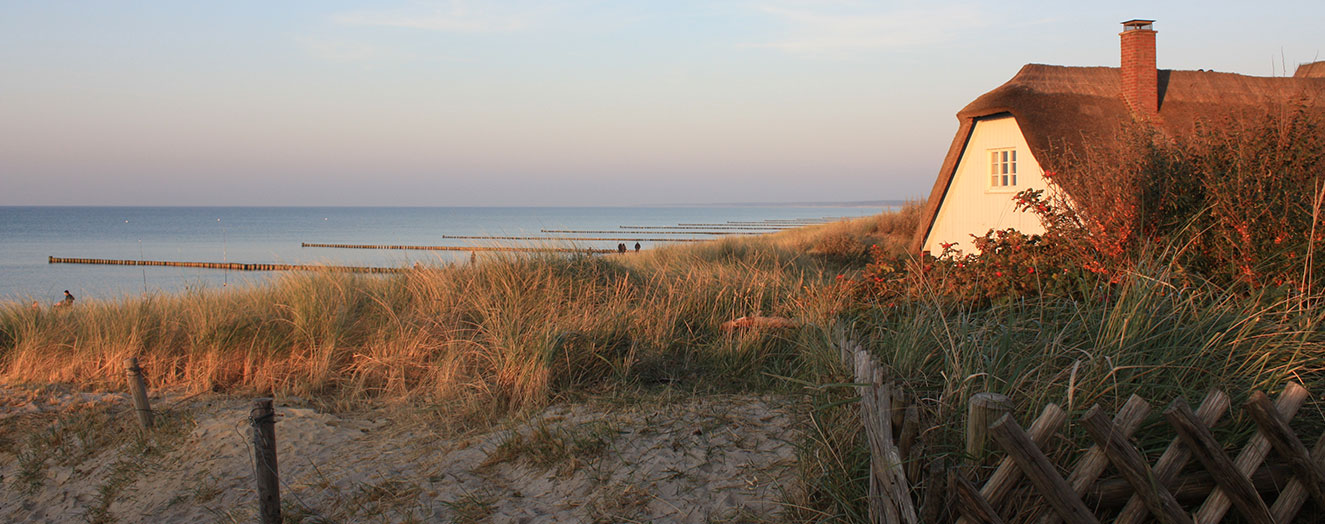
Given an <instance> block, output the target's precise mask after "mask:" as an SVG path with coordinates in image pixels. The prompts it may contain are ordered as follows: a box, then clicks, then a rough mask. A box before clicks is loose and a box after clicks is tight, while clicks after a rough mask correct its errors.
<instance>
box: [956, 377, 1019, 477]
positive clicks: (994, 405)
mask: <svg viewBox="0 0 1325 524" xmlns="http://www.w3.org/2000/svg"><path fill="white" fill-rule="evenodd" d="M1010 411H1012V401H1011V400H1010V399H1008V397H1007V395H1004V394H1001V393H976V394H974V395H971V400H970V403H969V404H967V411H966V455H967V456H969V457H971V459H972V460H974V461H976V462H982V461H983V460H984V458H985V448H986V447H987V446H988V443H989V425H990V424H992V423H994V421H997V420H998V419H999V418H1000V417H1002V416H1003V415H1006V414H1008V412H1010Z"/></svg>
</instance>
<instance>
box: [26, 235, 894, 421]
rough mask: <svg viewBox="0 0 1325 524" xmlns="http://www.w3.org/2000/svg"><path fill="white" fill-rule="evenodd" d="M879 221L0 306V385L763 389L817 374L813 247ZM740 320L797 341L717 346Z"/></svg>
mask: <svg viewBox="0 0 1325 524" xmlns="http://www.w3.org/2000/svg"><path fill="white" fill-rule="evenodd" d="M894 220H897V218H896V215H892V214H890V215H882V216H879V217H872V218H867V219H858V220H854V221H847V222H843V223H837V224H830V225H822V226H811V227H808V228H804V229H803V230H793V231H786V232H782V233H778V234H774V235H767V236H759V237H754V238H739V239H738V238H730V239H723V240H716V241H713V242H706V243H700V244H695V245H686V246H675V247H667V248H661V249H658V250H654V251H648V252H643V253H638V254H636V253H631V254H627V255H612V256H606V257H587V256H557V255H515V254H509V255H508V254H503V255H493V256H488V257H481V258H480V260H479V263H477V264H472V265H470V264H465V265H455V266H445V267H438V268H424V269H421V270H418V271H412V272H407V273H404V274H400V275H392V276H374V275H354V274H347V273H291V274H285V275H281V276H279V277H277V278H275V279H273V280H272V281H270V282H268V283H265V284H262V285H259V286H256V287H253V288H242V289H230V290H206V289H204V290H192V291H187V292H184V293H179V294H157V295H150V296H146V297H141V298H127V299H123V300H116V301H96V300H82V301H79V303H78V305H77V306H76V307H74V308H72V309H71V310H68V311H55V310H51V309H44V310H35V309H32V308H30V307H25V306H23V305H21V304H16V303H11V304H7V305H4V306H3V307H0V382H4V383H10V384H18V383H32V384H43V383H67V384H73V385H76V386H78V387H86V388H101V387H112V388H113V387H119V386H120V384H121V382H122V381H123V370H122V360H123V359H124V358H126V357H129V356H136V357H138V359H139V361H140V363H141V364H142V367H143V368H144V371H145V374H146V376H147V379H148V382H149V384H150V385H151V387H152V388H154V389H162V388H167V389H177V390H182V391H184V392H201V391H224V392H235V393H260V394H275V395H296V396H307V397H317V398H322V399H328V400H331V401H333V402H338V403H351V404H352V403H354V402H358V401H364V400H399V399H409V400H417V401H423V402H428V403H434V404H437V405H446V406H451V407H454V408H456V409H457V410H459V411H460V412H465V413H469V414H473V413H485V414H489V413H504V412H509V411H510V410H520V409H525V408H531V407H537V406H541V405H544V404H546V403H547V402H549V401H551V400H552V399H555V398H557V397H558V396H559V395H562V394H566V393H568V392H575V391H595V390H601V389H604V388H610V387H613V386H616V385H620V384H646V385H647V384H678V385H682V386H687V387H697V388H705V387H710V388H712V387H719V388H722V387H725V388H735V389H740V388H748V387H754V388H759V387H765V386H769V385H774V384H775V383H779V382H780V381H781V379H779V378H777V377H796V376H805V375H806V374H807V373H811V374H813V373H819V372H823V370H825V369H827V368H826V367H825V366H831V359H827V358H824V357H823V356H822V355H820V354H819V353H822V349H821V348H822V346H823V344H821V343H819V342H820V341H822V340H824V339H825V337H826V335H825V333H826V330H827V329H828V328H829V326H830V324H831V323H833V322H834V320H835V316H836V315H837V314H838V312H839V311H840V310H841V309H842V307H843V306H844V305H845V303H846V297H845V296H843V294H842V293H841V291H840V290H839V288H838V287H837V286H835V285H833V281H832V278H830V275H836V273H838V272H840V271H841V268H842V267H844V266H843V264H844V263H845V262H844V261H842V260H839V257H837V256H836V254H823V253H820V252H819V251H820V250H819V249H818V244H817V243H819V242H820V239H821V238H823V237H825V236H826V235H832V236H838V237H841V236H847V237H850V238H854V239H856V242H857V244H858V245H859V246H861V247H859V248H858V249H857V250H858V251H859V250H862V249H863V246H864V245H865V244H864V243H865V242H878V241H880V239H881V238H882V237H883V236H886V233H887V231H883V232H880V231H881V230H882V229H886V226H887V224H888V223H890V221H894ZM896 229H898V230H899V231H905V230H906V229H907V227H905V226H901V227H897V228H896ZM872 235H873V236H872ZM745 315H772V316H783V317H788V318H794V319H797V320H798V321H800V322H801V323H802V327H800V328H798V329H794V330H790V331H783V332H777V333H773V332H766V333H755V334H741V333H738V334H729V333H726V332H723V331H722V330H721V329H720V325H721V324H722V323H723V322H725V321H728V320H732V319H735V318H737V317H741V316H745ZM810 368H815V369H814V370H812V369H810Z"/></svg>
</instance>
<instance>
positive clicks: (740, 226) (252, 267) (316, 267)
mask: <svg viewBox="0 0 1325 524" xmlns="http://www.w3.org/2000/svg"><path fill="white" fill-rule="evenodd" d="M830 218H831V217H824V218H821V219H817V218H816V219H788V220H765V221H763V222H741V221H730V222H728V223H726V224H701V223H695V224H678V225H676V226H618V227H620V228H621V229H624V230H649V234H651V235H753V234H761V233H755V232H753V231H750V232H746V231H698V229H722V230H728V229H731V230H767V231H773V230H780V229H788V228H796V227H802V226H807V225H814V224H818V223H823V222H825V221H828V220H830ZM761 224H762V225H761ZM655 229H684V230H686V231H654V230H655ZM540 231H541V232H542V233H594V234H611V233H623V232H628V231H620V230H577V229H543V230H540ZM442 238H452V239H486V240H583V241H625V242H631V241H634V242H704V241H705V240H706V239H700V238H637V237H629V238H627V237H612V238H604V237H596V238H595V237H589V238H584V237H580V238H573V237H530V236H482V235H442ZM299 245H300V247H311V248H336V249H392V250H416V251H468V252H470V253H476V252H506V253H585V254H591V255H600V254H609V253H616V252H618V250H617V249H601V248H573V247H514V246H420V245H386V244H328V243H313V242H302V243H300V244H299ZM47 262H48V263H50V264H97V265H112V266H163V267H196V268H205V269H224V270H230V271H329V272H349V273H401V272H404V271H409V269H408V268H400V267H370V266H333V265H320V264H251V263H242V262H190V261H171V260H133V259H107V258H71V257H56V256H51V257H48V259H47Z"/></svg>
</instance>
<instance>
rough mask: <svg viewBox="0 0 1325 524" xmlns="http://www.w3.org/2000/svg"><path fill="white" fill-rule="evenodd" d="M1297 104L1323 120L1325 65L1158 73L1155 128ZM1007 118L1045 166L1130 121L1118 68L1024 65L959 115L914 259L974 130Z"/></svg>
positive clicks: (1181, 130)
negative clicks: (1282, 71) (1274, 73)
mask: <svg viewBox="0 0 1325 524" xmlns="http://www.w3.org/2000/svg"><path fill="white" fill-rule="evenodd" d="M1295 104H1303V105H1306V106H1308V107H1313V108H1319V109H1320V110H1321V111H1322V112H1325V62H1315V63H1312V64H1303V65H1302V66H1301V67H1299V68H1298V71H1297V74H1296V75H1295V76H1293V77H1256V76H1246V75H1238V74H1233V73H1217V72H1214V71H1172V70H1165V69H1161V70H1159V115H1158V119H1156V120H1154V121H1153V123H1154V124H1155V125H1157V126H1158V127H1159V128H1160V130H1161V131H1163V132H1165V133H1166V134H1169V135H1171V136H1182V135H1186V134H1188V133H1191V132H1192V129H1193V127H1194V126H1195V124H1196V123H1198V122H1216V121H1219V120H1220V119H1223V118H1230V117H1231V118H1249V117H1261V116H1264V115H1265V113H1266V110H1267V109H1268V108H1271V107H1276V106H1283V107H1286V106H1289V105H1295ZM1008 114H1010V115H1012V116H1013V117H1015V118H1016V120H1017V124H1018V125H1019V126H1020V128H1021V132H1022V134H1023V135H1024V136H1025V138H1026V143H1027V145H1029V146H1030V149H1031V154H1032V155H1034V156H1035V159H1036V160H1037V161H1039V162H1040V163H1041V165H1044V164H1045V163H1046V162H1049V161H1050V160H1051V159H1052V158H1054V153H1055V152H1060V153H1061V152H1062V151H1072V150H1078V151H1079V150H1080V148H1081V147H1082V146H1083V145H1084V144H1086V143H1088V142H1089V143H1091V144H1093V145H1098V144H1104V145H1106V146H1107V145H1108V144H1111V143H1114V144H1116V143H1117V142H1118V139H1119V137H1120V133H1119V131H1120V130H1121V129H1122V127H1123V125H1124V124H1126V123H1128V122H1132V121H1133V115H1132V113H1131V112H1130V111H1129V110H1128V106H1127V103H1126V102H1125V101H1123V98H1122V74H1121V70H1120V69H1119V68H1116V67H1066V66H1052V65H1041V64H1028V65H1026V66H1024V67H1022V68H1021V71H1018V72H1017V75H1016V76H1014V77H1012V79H1011V80H1009V81H1008V82H1007V83H1005V84H1003V85H1001V86H999V87H998V88H997V89H994V90H993V91H990V92H988V93H985V94H984V95H981V96H980V97H979V98H976V99H975V101H974V102H971V103H970V104H969V105H967V106H966V107H965V108H963V109H962V110H961V111H959V112H958V113H957V119H958V120H959V121H960V123H961V126H960V128H959V129H958V131H957V136H955V137H953V141H952V146H950V147H949V149H948V155H947V156H946V157H945V158H944V159H943V167H942V168H941V169H940V170H939V176H938V180H937V181H935V183H934V189H933V190H932V191H931V192H930V195H929V201H928V202H927V203H926V205H925V209H924V214H923V215H922V220H921V224H920V228H919V229H918V230H917V231H916V236H915V239H914V240H913V242H912V251H913V252H916V253H918V252H920V250H921V249H922V248H923V246H924V241H925V237H927V236H928V235H929V231H930V229H931V228H932V227H933V225H934V220H935V218H936V217H937V216H938V210H939V204H940V203H942V202H943V198H944V196H945V195H946V194H947V191H948V185H949V184H950V183H951V182H952V177H953V176H954V175H955V173H956V171H957V162H958V161H959V160H960V159H961V157H962V153H963V151H964V150H965V148H966V142H967V140H968V139H969V138H970V136H971V130H972V129H973V128H974V127H975V122H976V121H977V120H979V119H981V118H986V117H992V116H1004V115H1008Z"/></svg>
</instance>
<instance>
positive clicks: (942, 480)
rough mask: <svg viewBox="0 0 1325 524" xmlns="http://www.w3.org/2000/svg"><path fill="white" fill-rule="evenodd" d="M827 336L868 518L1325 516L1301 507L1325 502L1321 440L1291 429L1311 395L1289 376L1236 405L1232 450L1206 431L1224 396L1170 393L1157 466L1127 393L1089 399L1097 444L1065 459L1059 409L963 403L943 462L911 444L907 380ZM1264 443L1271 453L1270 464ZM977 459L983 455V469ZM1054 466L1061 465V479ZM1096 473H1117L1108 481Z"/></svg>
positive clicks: (913, 430) (1226, 403)
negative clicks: (839, 365) (1141, 439)
mask: <svg viewBox="0 0 1325 524" xmlns="http://www.w3.org/2000/svg"><path fill="white" fill-rule="evenodd" d="M836 342H837V345H838V348H839V350H840V352H841V357H842V359H843V362H844V363H846V364H847V365H848V366H849V367H850V368H851V369H852V370H853V371H854V374H855V382H857V383H858V384H859V385H860V409H861V418H862V423H863V425H864V428H865V433H866V437H867V441H868V443H869V449H870V456H871V464H870V472H871V475H870V486H869V508H870V518H871V520H872V521H873V522H883V523H905V524H912V523H920V522H924V523H929V522H953V521H956V522H959V523H984V522H990V523H1003V522H1036V523H1041V524H1046V523H1047V524H1056V523H1059V522H1067V523H1073V524H1075V523H1095V522H1125V523H1137V522H1148V521H1152V520H1153V521H1156V522H1173V523H1200V524H1209V523H1215V522H1222V521H1223V519H1224V518H1225V517H1226V516H1227V517H1229V518H1233V519H1237V521H1238V522H1251V523H1257V524H1262V523H1263V524H1270V523H1286V522H1316V521H1325V516H1321V515H1315V514H1307V515H1302V514H1300V513H1299V512H1301V511H1302V508H1303V506H1304V504H1305V503H1306V501H1307V499H1308V498H1310V499H1312V500H1313V501H1314V502H1315V506H1316V508H1317V509H1318V510H1319V509H1321V508H1325V435H1322V436H1320V437H1319V439H1318V440H1317V441H1316V443H1315V446H1314V447H1313V448H1312V449H1311V450H1310V451H1308V449H1307V448H1306V446H1305V445H1304V444H1303V443H1302V440H1301V439H1299V438H1298V436H1297V435H1296V434H1295V433H1294V432H1293V430H1292V429H1291V428H1290V427H1289V421H1291V420H1292V419H1293V417H1294V416H1295V415H1296V414H1297V412H1298V410H1299V409H1300V408H1301V407H1302V405H1303V404H1304V403H1305V402H1306V400H1307V397H1308V395H1309V394H1308V392H1307V390H1306V389H1305V388H1303V387H1302V386H1301V385H1300V384H1297V383H1289V384H1287V385H1286V386H1285V388H1284V390H1283V392H1282V393H1280V395H1279V397H1278V399H1277V400H1274V401H1272V400H1270V398H1269V396H1267V395H1266V394H1265V393H1263V392H1260V391H1256V392H1253V393H1252V394H1251V395H1250V396H1249V398H1248V400H1247V401H1246V402H1245V403H1244V404H1243V405H1242V406H1241V408H1242V410H1243V412H1244V413H1245V414H1246V415H1247V416H1248V418H1250V419H1251V420H1253V421H1254V422H1255V424H1256V429H1257V431H1256V433H1255V434H1254V435H1253V436H1252V437H1251V438H1250V439H1249V440H1248V441H1247V442H1245V443H1243V445H1242V446H1241V448H1240V451H1239V452H1238V453H1237V455H1236V456H1235V457H1233V458H1230V457H1229V456H1228V455H1227V454H1225V452H1224V449H1225V446H1224V445H1223V444H1221V443H1220V442H1218V441H1217V440H1216V439H1215V437H1214V436H1213V435H1212V433H1211V431H1210V428H1211V427H1213V426H1214V425H1215V424H1216V423H1218V422H1219V420H1220V419H1221V418H1223V417H1224V415H1225V414H1226V413H1227V412H1228V411H1229V408H1230V400H1229V396H1228V395H1227V394H1225V393H1224V392H1222V391H1211V392H1209V393H1208V394H1207V395H1206V396H1205V399H1204V400H1203V401H1202V402H1201V404H1200V406H1199V407H1197V409H1196V410H1195V411H1193V410H1192V409H1191V407H1189V405H1188V404H1187V401H1186V400H1185V399H1183V398H1181V397H1179V398H1177V399H1174V400H1173V401H1172V402H1171V403H1169V405H1168V406H1167V408H1165V409H1164V411H1163V418H1164V419H1165V421H1166V422H1167V425H1168V426H1169V427H1171V428H1172V434H1175V435H1176V436H1174V437H1172V439H1171V441H1170V443H1169V445H1168V447H1167V448H1166V449H1165V450H1164V451H1163V453H1162V454H1160V455H1159V457H1158V458H1157V459H1156V460H1155V461H1154V462H1153V464H1152V463H1150V462H1148V461H1147V458H1146V456H1145V454H1144V453H1143V452H1142V451H1141V450H1139V449H1138V448H1136V447H1135V446H1134V445H1133V444H1132V440H1131V439H1132V437H1133V436H1134V434H1135V433H1136V432H1137V431H1138V429H1140V428H1141V427H1142V423H1143V422H1144V420H1145V419H1146V417H1147V416H1149V415H1150V414H1151V412H1152V407H1151V405H1150V403H1149V402H1147V401H1145V400H1144V399H1142V398H1140V397H1137V396H1135V395H1134V396H1132V397H1131V398H1129V399H1128V400H1127V402H1126V403H1124V405H1123V406H1122V408H1121V409H1119V411H1118V413H1117V414H1116V415H1114V416H1112V417H1110V416H1109V415H1108V414H1106V413H1105V412H1104V411H1103V410H1102V409H1100V408H1099V407H1098V406H1096V407H1094V408H1092V409H1090V410H1089V411H1088V412H1087V413H1086V414H1085V415H1084V416H1082V417H1081V418H1080V419H1079V421H1078V424H1080V427H1082V428H1084V430H1085V432H1086V434H1087V435H1089V438H1090V440H1091V441H1093V444H1092V445H1091V446H1089V447H1088V448H1087V449H1086V450H1085V451H1084V452H1082V453H1079V454H1076V456H1075V460H1071V459H1072V458H1073V457H1070V456H1065V455H1067V453H1064V452H1062V451H1061V450H1056V449H1055V448H1053V447H1052V444H1053V443H1055V442H1057V441H1061V440H1063V439H1061V438H1058V439H1056V438H1055V437H1056V436H1057V435H1058V432H1059V431H1060V430H1062V428H1063V426H1064V424H1065V423H1066V422H1067V419H1068V416H1067V414H1066V413H1065V412H1064V411H1063V410H1062V409H1061V408H1060V407H1058V406H1057V405H1054V404H1050V405H1048V406H1046V407H1045V408H1044V410H1043V411H1042V412H1041V413H1040V415H1039V416H1038V417H1037V418H1036V419H1035V420H1034V421H1032V423H1031V424H1030V426H1029V427H1028V428H1026V429H1023V428H1022V427H1021V426H1020V425H1019V424H1018V423H1017V421H1016V419H1015V418H1014V417H1013V416H1012V415H1011V414H1008V413H1007V411H1008V410H1009V409H1008V408H1009V407H1010V406H1006V405H1005V406H1003V409H1002V410H1001V412H1000V409H998V406H999V405H1000V402H998V401H993V402H989V397H983V398H973V399H972V400H973V401H972V404H971V410H970V413H969V414H968V423H969V424H968V433H967V450H966V451H967V453H966V455H967V457H966V459H965V460H964V461H962V463H954V464H945V463H944V462H943V461H942V460H930V461H927V460H926V459H925V455H924V453H923V450H922V449H921V448H922V446H923V442H920V439H918V438H917V434H918V433H919V432H920V427H921V418H922V416H923V413H922V412H921V410H920V409H919V406H917V405H916V404H914V403H912V402H910V399H909V395H908V394H907V393H905V392H904V390H903V388H902V387H901V386H900V385H899V384H896V383H891V382H890V381H889V380H888V377H887V375H886V373H884V371H883V368H882V367H881V366H879V365H878V364H877V363H876V362H875V360H874V359H873V358H872V357H871V356H870V355H869V353H868V352H867V351H865V350H864V349H863V348H861V346H860V345H859V344H856V343H854V342H851V341H850V340H847V339H846V338H845V337H839V338H838V340H837V341H836ZM976 397H982V395H977V396H976ZM1155 436H1156V435H1151V437H1155ZM985 439H988V440H990V441H992V444H993V445H992V446H990V447H991V448H993V447H996V448H997V449H998V450H999V451H1001V452H1002V458H1001V459H999V460H996V461H993V460H992V459H997V458H998V457H996V456H994V454H993V453H987V452H986V450H985V448H984V445H985V442H984V441H985ZM1230 447H1231V446H1230ZM1272 450H1273V451H1274V457H1275V460H1273V461H1267V459H1268V458H1269V457H1270V452H1271V451H1272ZM1054 456H1062V458H1061V459H1060V460H1063V461H1067V460H1071V462H1070V464H1072V467H1071V468H1061V469H1060V468H1059V467H1058V466H1056V465H1055V464H1054V462H1053V459H1051V458H1050V457H1054ZM1193 459H1195V460H1194V461H1193ZM982 460H990V462H988V465H989V466H990V467H985V465H986V462H983V461H982ZM995 462H996V464H995ZM1064 463H1065V464H1066V463H1068V462H1064ZM1189 466H1193V467H1189ZM988 471H992V473H990V474H988V475H984V473H985V472H988ZM1060 471H1068V472H1069V473H1068V475H1067V477H1066V478H1064V477H1063V476H1062V475H1061V474H1060ZM1106 471H1111V472H1113V473H1112V474H1111V475H1110V476H1108V477H1105V476H1103V475H1104V474H1105V472H1106ZM975 477H980V478H978V479H976V478H975ZM909 479H910V481H909ZM975 482H981V484H979V485H978V486H977V484H976V483H975ZM1268 501H1273V502H1272V503H1270V502H1268ZM917 502H918V503H917ZM1230 510H1232V511H1230Z"/></svg>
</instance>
